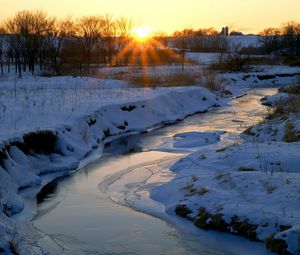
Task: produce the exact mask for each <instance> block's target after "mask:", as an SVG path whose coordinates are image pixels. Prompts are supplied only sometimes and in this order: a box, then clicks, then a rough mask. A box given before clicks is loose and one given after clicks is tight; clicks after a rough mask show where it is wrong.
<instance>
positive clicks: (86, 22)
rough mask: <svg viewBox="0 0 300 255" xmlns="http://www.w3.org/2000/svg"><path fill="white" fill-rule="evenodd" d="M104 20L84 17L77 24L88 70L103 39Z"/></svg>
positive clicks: (77, 31)
mask: <svg viewBox="0 0 300 255" xmlns="http://www.w3.org/2000/svg"><path fill="white" fill-rule="evenodd" d="M102 25H103V19H102V18H101V17H99V16H89V17H82V18H80V19H79V20H78V21H77V23H76V35H77V39H78V42H79V45H80V47H81V51H82V59H83V60H86V63H87V66H88V69H89V67H90V64H91V60H92V55H93V53H95V52H96V50H97V48H98V46H99V43H100V38H101V29H102Z"/></svg>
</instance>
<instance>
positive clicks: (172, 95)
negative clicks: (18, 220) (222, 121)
mask: <svg viewBox="0 0 300 255" xmlns="http://www.w3.org/2000/svg"><path fill="white" fill-rule="evenodd" d="M217 103H218V98H217V97H216V96H215V95H213V94H211V93H210V92H209V91H208V90H206V89H204V88H197V87H190V88H178V89H172V90H171V89H169V90H166V91H164V93H160V94H158V95H157V96H153V97H149V98H148V99H142V100H136V101H134V100H132V101H127V102H120V103H112V104H110V105H104V106H102V107H100V108H99V109H98V110H96V111H94V112H93V113H91V114H88V115H84V116H82V117H79V118H77V119H75V120H74V121H73V123H72V124H65V125H57V126H55V127H53V128H48V129H37V130H33V131H32V132H27V133H23V134H20V135H16V136H14V137H11V138H7V139H6V140H2V141H1V144H0V180H1V186H0V187H1V191H2V193H1V194H2V197H1V204H2V205H3V212H4V214H3V215H1V217H2V220H1V223H2V224H3V225H4V226H6V228H9V226H10V224H9V221H10V218H15V217H18V215H19V214H20V213H21V212H22V210H24V207H25V208H26V206H27V207H28V205H26V203H25V202H24V199H23V195H22V194H23V193H24V191H26V190H27V189H28V188H29V187H35V189H36V192H38V191H39V190H40V189H41V187H42V186H43V185H45V184H46V183H45V179H47V181H48V182H49V181H50V180H51V178H50V179H49V177H47V176H49V174H50V173H56V172H57V173H58V174H59V175H64V174H68V173H69V172H70V171H72V170H75V169H77V168H78V166H79V162H80V161H81V160H82V159H84V158H86V157H88V156H89V155H90V154H91V153H92V151H95V149H96V148H99V147H101V146H102V145H103V143H104V142H105V140H109V139H113V138H114V137H118V136H120V135H124V134H129V133H132V132H141V131H145V130H147V129H151V128H153V127H156V126H161V125H163V124H166V123H171V122H174V121H178V120H181V119H183V118H184V117H186V116H188V115H190V114H194V113H197V112H204V111H207V110H208V108H209V107H212V106H214V105H216V104H217ZM99 156H100V155H99ZM53 176H54V177H55V176H57V175H53ZM54 177H53V178H54ZM25 193H26V192H25ZM27 211H28V208H27ZM33 214H34V211H33V212H32V213H31V214H29V215H30V216H29V218H30V217H32V216H33ZM3 219H4V220H3ZM0 231H3V228H2V227H0Z"/></svg>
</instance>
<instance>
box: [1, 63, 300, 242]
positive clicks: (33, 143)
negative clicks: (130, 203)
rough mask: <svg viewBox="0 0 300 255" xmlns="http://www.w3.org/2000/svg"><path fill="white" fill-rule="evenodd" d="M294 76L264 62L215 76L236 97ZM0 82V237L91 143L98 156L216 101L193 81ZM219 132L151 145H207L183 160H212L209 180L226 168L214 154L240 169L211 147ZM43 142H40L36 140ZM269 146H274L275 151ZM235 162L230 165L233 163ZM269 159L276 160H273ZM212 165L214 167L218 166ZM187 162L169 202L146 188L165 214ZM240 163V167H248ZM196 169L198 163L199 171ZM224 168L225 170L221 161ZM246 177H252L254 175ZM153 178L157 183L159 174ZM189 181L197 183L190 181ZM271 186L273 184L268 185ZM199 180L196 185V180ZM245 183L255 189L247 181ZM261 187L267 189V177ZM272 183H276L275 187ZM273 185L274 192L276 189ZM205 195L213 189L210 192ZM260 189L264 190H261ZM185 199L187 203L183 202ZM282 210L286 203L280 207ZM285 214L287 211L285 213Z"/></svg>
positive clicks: (170, 147)
mask: <svg viewBox="0 0 300 255" xmlns="http://www.w3.org/2000/svg"><path fill="white" fill-rule="evenodd" d="M198 68H200V67H197V66H195V67H190V70H191V71H193V70H196V71H199V69H198ZM176 70H177V71H178V67H172V66H171V67H166V68H163V67H160V68H152V69H149V70H148V71H149V72H150V73H151V72H152V73H158V74H159V73H162V72H166V71H167V72H176ZM119 71H120V70H119ZM121 71H122V70H121ZM296 74H299V68H298V69H297V68H288V67H276V68H274V67H264V71H262V72H259V73H257V72H255V71H253V72H251V73H249V74H248V73H247V74H242V73H240V74H224V77H223V78H224V82H225V84H226V85H227V86H228V88H229V89H230V90H231V91H232V93H233V95H240V93H241V92H240V89H241V88H246V87H249V86H266V85H268V86H274V85H276V86H279V85H285V84H290V83H293V82H295V81H296V80H297V79H298V77H299V75H296ZM199 85H201V84H199ZM0 88H1V90H0V99H1V100H0V112H1V113H0V121H1V122H0V125H1V129H0V138H1V143H0V147H1V149H0V160H1V162H0V174H1V175H0V183H1V185H0V187H1V196H0V198H1V202H2V203H1V206H2V208H3V211H4V212H5V213H4V214H1V216H0V217H1V220H0V222H1V225H0V233H1V235H3V236H5V235H6V234H7V233H9V234H10V237H9V235H7V236H6V237H5V238H6V239H9V238H11V236H12V235H13V232H15V231H16V230H15V228H16V227H15V223H16V221H21V222H23V221H24V219H27V220H28V219H30V218H31V217H32V216H33V215H34V213H35V207H36V205H35V198H34V196H35V194H36V193H37V192H38V191H39V190H40V188H41V187H43V186H44V185H45V184H46V183H47V182H49V181H50V180H51V179H53V178H55V177H57V176H59V175H64V174H67V173H69V172H70V171H71V170H75V169H78V167H80V166H81V165H82V164H80V162H82V161H81V160H83V159H84V158H87V157H88V156H89V155H91V153H92V152H93V151H95V150H96V149H98V151H97V153H96V154H97V157H100V155H101V147H102V145H103V141H104V140H109V139H114V138H115V137H118V136H120V135H123V134H129V133H133V132H142V131H145V130H149V129H151V128H153V127H156V126H161V125H163V124H166V123H171V122H174V121H177V120H179V119H182V118H184V117H186V116H187V115H190V114H193V113H195V112H203V111H207V109H209V108H210V107H212V106H216V105H219V104H222V102H220V101H221V100H220V99H218V98H217V97H216V96H215V95H214V94H212V93H210V92H209V91H208V90H206V89H204V88H201V87H185V88H156V89H151V88H130V87H128V84H127V83H126V82H123V81H120V80H103V79H92V78H79V77H77V78H72V77H53V78H42V77H34V78H32V77H30V76H25V77H24V78H22V79H16V78H12V77H4V78H2V80H1V81H0ZM221 134H222V130H221V131H220V132H215V133H203V134H199V133H186V134H178V135H177V136H175V137H174V139H173V140H172V141H164V144H163V145H162V146H161V147H160V148H157V150H165V151H166V150H178V152H182V151H184V150H185V149H186V148H187V147H188V148H190V149H191V148H193V147H195V148H198V147H199V146H202V145H205V148H207V149H208V148H209V149H208V152H209V153H208V155H206V154H205V155H204V156H201V157H200V159H199V152H196V153H195V154H192V155H191V156H189V157H187V159H185V160H183V161H188V162H191V159H192V161H199V162H200V163H199V164H200V165H201V164H203V162H205V164H211V165H213V166H214V168H212V172H213V173H211V174H209V173H208V172H206V173H205V174H204V175H203V179H204V178H209V177H207V176H210V177H211V178H213V176H214V175H215V172H218V171H220V170H224V169H225V168H226V166H225V165H224V164H223V161H222V160H221V159H222V157H223V158H224V157H228V158H229V159H228V162H227V163H228V164H229V166H230V167H232V169H231V170H230V171H233V172H234V169H236V167H240V166H238V165H232V166H231V165H230V164H231V163H232V162H231V161H230V158H231V157H237V156H240V154H238V152H239V150H237V151H235V150H234V149H233V151H232V152H231V151H227V149H226V150H225V151H220V152H219V153H216V148H215V146H216V143H217V142H218V140H219V139H220V135H221ZM45 140H46V141H47V143H44V141H45ZM250 145H251V144H250ZM250 145H249V146H245V145H238V146H241V147H242V148H244V147H245V148H247V149H249V151H248V152H249V155H252V156H253V162H255V159H256V157H257V155H256V154H255V153H256V152H257V150H256V149H255V146H256V145H255V146H254V145H253V146H252V147H253V148H252V147H251V146H250ZM279 145H280V144H279ZM279 145H278V144H277V145H276V146H277V147H278V148H279V147H280V146H281V145H280V146H279ZM276 146H275V147H274V148H275V149H274V151H276V150H277V151H279V149H278V148H277V147H276ZM282 146H283V145H282ZM233 148H234V147H233ZM237 148H238V147H237ZM251 148H252V149H251ZM267 148H269V147H268V146H267V145H262V151H263V152H264V151H265V150H266V149H267ZM276 148H277V149H276ZM288 148H289V149H292V151H293V152H294V153H295V155H297V153H298V150H297V148H298V147H297V146H295V147H291V145H290V147H288ZM245 150H246V149H245ZM191 151H193V150H191ZM191 151H190V152H191ZM197 153H198V154H197ZM202 154H204V153H201V155H202ZM195 155H197V156H195ZM245 155H248V154H247V153H246V154H245ZM274 155H275V154H274ZM274 155H273V157H275V156H274ZM283 155H285V154H283ZM298 155H299V154H298ZM204 157H205V159H204ZM219 157H221V159H219ZM270 157H271V156H270ZM290 157H292V156H290ZM194 158H196V159H194ZM206 158H207V159H206ZM271 159H273V158H271ZM295 160H296V161H295ZM295 160H294V161H291V160H290V158H286V159H284V160H283V162H281V164H282V166H283V167H289V166H290V165H289V164H291V162H293V164H298V161H297V157H296V159H295ZM256 161H257V160H256ZM285 161H286V162H288V163H287V165H285V163H284V162H285ZM207 162H208V163H207ZM224 162H225V161H224ZM237 162H238V161H236V162H235V163H236V164H237ZM273 163H274V164H275V166H277V165H276V164H277V163H276V162H273ZM178 164H179V166H181V165H180V164H182V162H178ZM197 164H198V163H197ZM232 164H233V163H232ZM253 164H254V163H253ZM219 165H222V167H221V166H220V168H219ZM187 166H188V168H189V169H190V170H189V171H190V172H186V171H179V172H178V174H177V175H176V179H175V180H177V178H178V177H180V174H181V172H186V173H185V174H184V175H183V176H182V178H181V181H182V182H180V184H178V185H175V186H176V188H177V191H178V188H179V191H178V192H175V191H174V192H175V193H174V194H178V196H177V195H176V196H169V197H168V199H174V200H172V203H171V204H169V202H168V201H165V200H164V198H163V197H157V196H156V195H155V194H157V193H155V192H156V191H155V190H153V197H154V198H155V199H158V200H160V201H161V202H163V203H165V204H166V207H167V208H170V209H168V210H167V212H171V211H172V208H173V209H174V203H175V202H174V201H178V202H179V200H181V199H184V198H182V197H181V196H182V194H181V193H182V192H181V188H180V185H188V184H187V183H188V182H189V179H190V178H191V176H193V175H195V171H196V170H195V165H193V164H192V165H188V164H187ZM197 166H198V165H197ZM201 167H202V166H201ZM244 167H248V165H247V166H244ZM204 168H205V167H204V166H203V167H202V168H201V169H204ZM226 169H227V170H226V171H228V166H227V168H226ZM285 169H290V168H285ZM256 170H258V171H257V172H255V173H254V174H256V173H257V174H264V175H266V174H269V175H270V173H269V171H267V173H264V172H263V171H260V170H259V169H256ZM224 171H225V170H224ZM230 171H229V172H230ZM275 172H276V171H273V170H272V174H273V175H272V176H276V173H275ZM296 172H297V171H295V169H294V168H291V169H290V171H289V173H288V174H291V175H293V174H296ZM203 173H204V172H203ZM230 174H231V173H230ZM242 174H244V173H242ZM251 174H253V173H251ZM239 175H241V173H240V172H239V171H237V173H236V172H234V173H232V176H233V177H232V178H233V182H236V181H242V177H241V176H239ZM267 176H268V175H267ZM292 177H293V176H292ZM159 178H161V176H160V177H159ZM235 178H236V179H235ZM266 178H267V177H266ZM276 178H277V179H276V180H275V181H274V182H275V184H276V185H277V186H280V184H282V182H284V180H283V179H280V178H281V177H280V176H279V175H278V177H276ZM288 178H291V177H288ZM199 179H200V180H202V179H201V178H199ZM253 179H254V180H255V181H258V179H256V178H253ZM153 181H154V182H160V179H158V180H155V179H154V180H153ZM280 181H281V182H280ZM162 182H163V181H162ZM195 182H196V184H197V185H198V179H197V181H195ZM229 182H230V181H229ZM264 182H267V179H266V180H264V179H263V181H262V182H261V183H264ZM210 183H211V186H210V187H208V189H209V188H210V189H211V190H214V189H217V188H216V187H217V185H218V181H211V182H210ZM271 184H272V185H273V183H271ZM275 184H274V185H275ZM168 185H169V186H168ZM172 185H173V182H171V183H170V184H167V186H165V185H164V186H161V187H159V188H158V189H164V188H166V189H167V190H168V192H169V191H171V190H172V187H173V186H172ZM199 185H202V184H201V183H200V181H199ZM207 185H208V184H207ZM253 185H254V186H255V187H256V185H255V184H253ZM265 185H266V187H268V183H267V184H265ZM296 185H297V183H294V182H293V184H291V187H295V188H296ZM277 186H276V187H277ZM272 187H273V186H272ZM235 188H236V187H235ZM283 188H285V187H283ZM280 189H281V186H280V187H279V188H278V190H280ZM273 191H274V194H275V193H276V188H275V189H273V190H272V192H273ZM261 192H262V190H261ZM196 193H197V192H196ZM211 193H212V194H213V192H211ZM216 193H217V192H216ZM206 194H210V192H205V193H204V194H203V195H206ZM272 194H273V193H271V195H272ZM276 194H277V193H276ZM184 195H185V194H184ZM196 195H197V194H196ZM196 195H195V194H192V195H191V197H190V199H191V201H192V197H193V196H196ZM268 195H269V193H267V195H266V196H268ZM197 196H198V195H197ZM203 197H204V196H203ZM265 198H267V197H265ZM223 199H224V201H227V200H229V199H230V196H229V195H228V196H227V197H226V195H224V198H223ZM236 199H240V201H243V199H245V200H247V199H248V198H247V196H246V198H244V197H243V196H242V195H237V197H236ZM274 199H275V198H274ZM294 199H296V198H295V197H293V196H291V198H290V200H288V203H291V204H296V205H297V203H295V200H294ZM221 201H223V200H220V202H221ZM247 201H248V200H247ZM260 202H261V201H260ZM193 203H194V202H193V201H192V202H191V204H193ZM207 203H208V204H207V205H206V204H205V206H207V207H209V206H211V207H209V208H215V207H214V205H211V204H209V201H208V202H207ZM222 204H223V202H222ZM149 205H150V203H149ZM248 205H249V204H248ZM193 208H196V207H193ZM193 208H192V209H193ZM224 208H225V207H224ZM285 208H289V207H288V205H286V207H285ZM276 209H277V208H276ZM298 209H299V208H296V209H295V211H293V214H292V215H293V216H292V217H298V216H297V210H298ZM226 210H228V212H230V210H233V205H232V207H230V206H228V208H227V209H226V208H225V209H224V212H225V211H226ZM241 210H242V209H241ZM284 210H285V215H287V212H286V210H288V209H284ZM1 211H2V210H1ZM246 211H247V210H246ZM281 211H282V210H281ZM226 212H227V211H226ZM242 212H243V211H242ZM298 212H299V210H298ZM288 213H289V214H290V211H288ZM261 217H263V216H261ZM258 218H259V217H258V216H257V217H254V219H258ZM286 218H288V217H287V216H283V217H281V218H280V220H281V219H283V220H282V222H283V224H291V222H292V220H291V219H289V220H286ZM268 229H269V228H268ZM270 229H271V230H270V231H272V230H273V231H274V227H273V228H271V227H270ZM268 233H269V232H268ZM264 235H266V233H265V232H264V233H262V234H261V236H264ZM6 245H7V244H6ZM4 246H5V244H4ZM293 247H294V246H293ZM296 247H297V246H296Z"/></svg>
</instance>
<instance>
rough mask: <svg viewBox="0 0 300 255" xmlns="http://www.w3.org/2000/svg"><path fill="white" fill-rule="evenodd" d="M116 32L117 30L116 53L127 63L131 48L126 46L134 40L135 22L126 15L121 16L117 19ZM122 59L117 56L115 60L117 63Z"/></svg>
mask: <svg viewBox="0 0 300 255" xmlns="http://www.w3.org/2000/svg"><path fill="white" fill-rule="evenodd" d="M115 24H116V32H117V34H116V35H117V40H116V53H117V54H119V55H122V56H120V57H121V58H122V59H123V60H124V62H125V64H126V65H127V64H128V62H129V54H128V52H129V50H130V49H126V47H127V46H128V45H129V44H130V42H131V40H132V29H133V27H134V23H133V21H132V20H131V19H127V18H124V17H121V18H119V19H117V20H116V22H115ZM120 61H121V59H119V57H116V60H115V61H114V62H115V64H119V62H120Z"/></svg>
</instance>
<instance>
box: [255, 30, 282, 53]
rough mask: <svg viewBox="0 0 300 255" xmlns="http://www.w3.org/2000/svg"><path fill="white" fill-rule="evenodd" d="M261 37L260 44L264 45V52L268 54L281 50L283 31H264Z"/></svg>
mask: <svg viewBox="0 0 300 255" xmlns="http://www.w3.org/2000/svg"><path fill="white" fill-rule="evenodd" d="M260 34H261V37H260V42H261V43H262V45H263V47H264V50H265V51H266V52H267V53H271V52H272V51H276V50H278V49H279V48H280V44H281V42H280V41H281V37H280V36H281V31H280V29H278V28H266V29H265V30H264V31H262V32H261V33H260Z"/></svg>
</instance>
